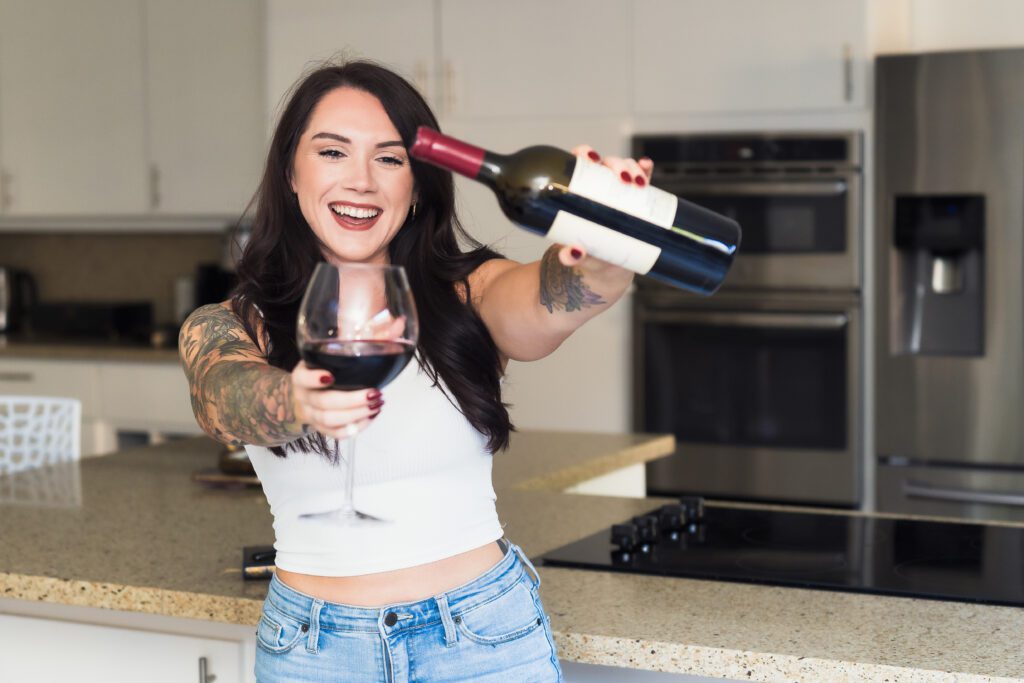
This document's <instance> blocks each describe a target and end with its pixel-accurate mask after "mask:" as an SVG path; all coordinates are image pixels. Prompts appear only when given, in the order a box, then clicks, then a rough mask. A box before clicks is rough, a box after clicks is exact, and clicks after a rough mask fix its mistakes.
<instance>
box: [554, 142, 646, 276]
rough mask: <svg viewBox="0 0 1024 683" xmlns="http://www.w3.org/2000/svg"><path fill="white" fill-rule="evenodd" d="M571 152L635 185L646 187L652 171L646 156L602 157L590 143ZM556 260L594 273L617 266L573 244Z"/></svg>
mask: <svg viewBox="0 0 1024 683" xmlns="http://www.w3.org/2000/svg"><path fill="white" fill-rule="evenodd" d="M572 153H573V154H574V155H576V156H578V157H586V158H587V159H590V160H591V161H594V162H600V163H601V165H602V166H607V167H608V168H610V169H612V170H613V171H615V173H616V174H617V175H618V176H619V178H620V179H621V180H622V182H623V183H626V184H633V185H636V186H637V187H646V186H647V184H648V183H649V182H650V180H651V173H652V172H653V171H654V162H653V161H651V160H650V159H648V158H647V157H644V158H642V159H639V160H635V159H626V158H623V157H602V156H601V155H600V154H598V153H597V151H596V150H595V149H594V148H593V147H591V146H590V145H577V146H576V147H573V148H572ZM558 260H559V262H561V264H562V265H563V266H567V267H582V268H583V270H584V271H589V272H594V273H596V272H603V271H606V270H607V269H609V268H618V266H613V265H611V264H610V263H607V262H605V261H600V260H599V259H596V258H594V257H590V258H589V259H588V258H587V250H586V249H584V248H583V247H582V246H580V245H575V244H568V245H565V246H563V247H562V248H561V249H560V250H559V252H558ZM595 261H596V262H597V263H595ZM630 278H631V279H632V273H630Z"/></svg>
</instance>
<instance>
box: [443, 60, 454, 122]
mask: <svg viewBox="0 0 1024 683" xmlns="http://www.w3.org/2000/svg"><path fill="white" fill-rule="evenodd" d="M444 110H445V113H447V114H448V115H451V114H454V113H455V68H454V67H453V66H452V62H451V60H450V59H446V60H444Z"/></svg>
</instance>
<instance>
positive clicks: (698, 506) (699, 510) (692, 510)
mask: <svg viewBox="0 0 1024 683" xmlns="http://www.w3.org/2000/svg"><path fill="white" fill-rule="evenodd" d="M679 504H680V505H682V506H683V509H684V510H686V521H687V522H688V523H690V524H693V523H694V522H697V523H700V522H703V521H704V499H703V498H701V497H700V496H683V497H681V498H680V499H679Z"/></svg>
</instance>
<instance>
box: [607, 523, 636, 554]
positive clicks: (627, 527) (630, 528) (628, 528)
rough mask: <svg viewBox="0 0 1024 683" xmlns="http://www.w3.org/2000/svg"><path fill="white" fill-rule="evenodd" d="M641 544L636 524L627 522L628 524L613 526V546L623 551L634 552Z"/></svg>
mask: <svg viewBox="0 0 1024 683" xmlns="http://www.w3.org/2000/svg"><path fill="white" fill-rule="evenodd" d="M639 544H640V539H639V532H638V530H637V528H636V524H632V523H629V522H627V523H626V524H613V525H612V545H614V546H616V547H618V548H620V549H621V550H633V549H634V548H636V547H637V545H639Z"/></svg>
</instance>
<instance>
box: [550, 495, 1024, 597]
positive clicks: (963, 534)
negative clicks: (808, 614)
mask: <svg viewBox="0 0 1024 683" xmlns="http://www.w3.org/2000/svg"><path fill="white" fill-rule="evenodd" d="M686 507H689V518H687V510H686ZM698 518H699V519H698ZM613 536H614V537H615V539H616V541H617V544H613V543H612V538H613ZM541 559H542V561H543V563H544V565H546V566H554V567H574V568H581V569H595V570H603V571H616V572H631V573H638V574H655V575H662V576H679V577H689V578H697V579H713V580H716V581H741V582H745V583H761V584H771V585H776V586H798V587H802V588H819V589H826V590H840V591H854V592H864V593H878V594H883V595H900V596H906V597H919V598H932V599H940V600H958V601H963V602H980V603H988V604H994V605H1012V606H1017V607H1024V529H1022V528H1014V527H1002V526H992V525H985V524H970V523H946V522H930V521H918V520H905V519H880V518H877V517H858V516H847V515H831V514H815V513H803V512H774V511H765V510H752V509H737V508H724V507H721V508H720V507H713V506H707V507H704V506H703V505H702V504H701V503H700V502H698V503H694V502H692V501H691V502H690V503H689V505H688V506H666V507H665V508H659V509H657V510H652V511H651V512H650V513H647V514H645V515H641V516H639V517H634V518H633V520H626V522H624V523H623V525H615V526H614V527H612V529H609V530H606V531H603V532H601V533H597V534H594V535H593V536H588V537H587V538H584V539H582V540H580V541H577V542H575V543H571V544H569V545H567V546H564V547H562V548H558V549H557V550H554V551H552V552H550V553H548V554H547V555H545V556H543V557H542V558H541Z"/></svg>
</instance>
